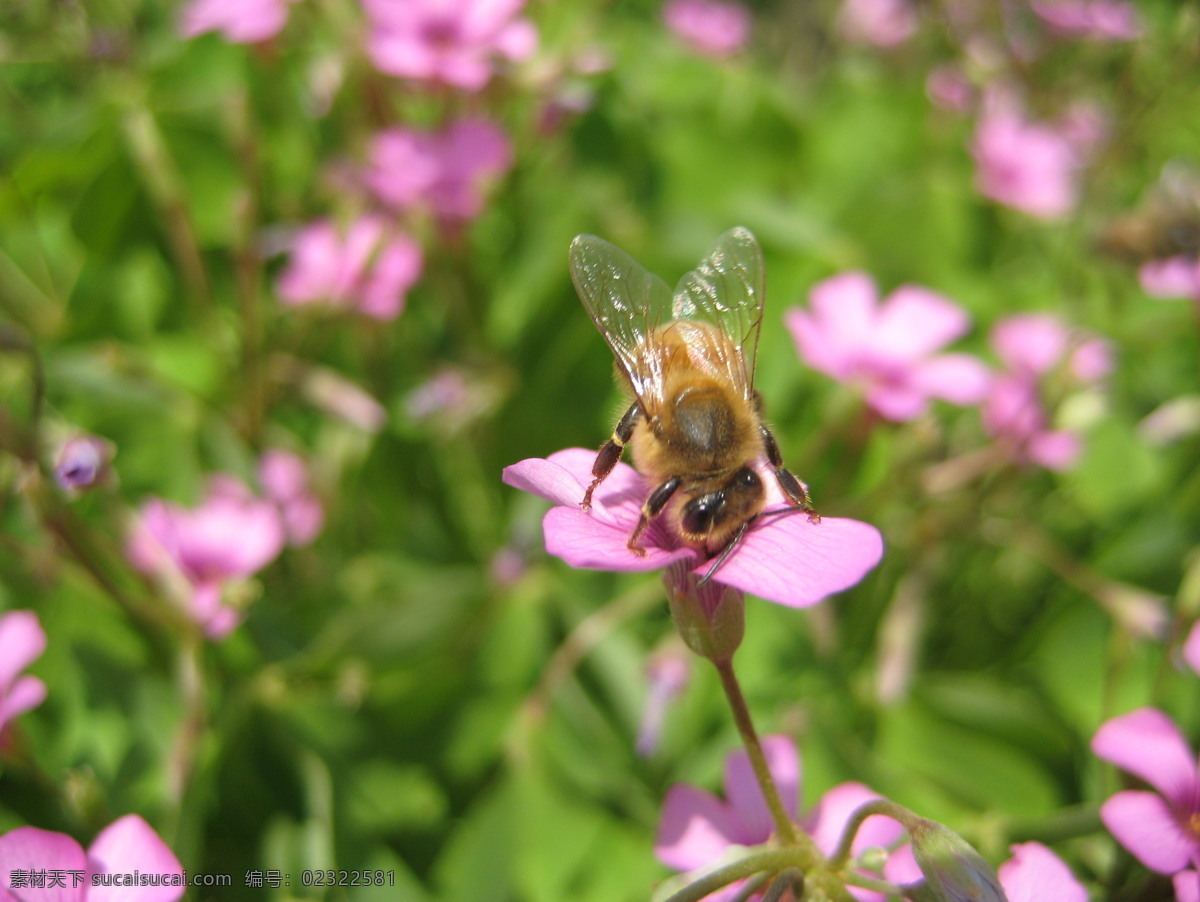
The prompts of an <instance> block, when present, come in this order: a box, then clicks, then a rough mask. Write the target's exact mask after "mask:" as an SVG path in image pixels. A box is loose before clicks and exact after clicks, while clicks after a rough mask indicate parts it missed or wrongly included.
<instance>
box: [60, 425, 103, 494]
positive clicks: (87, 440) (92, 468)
mask: <svg viewBox="0 0 1200 902" xmlns="http://www.w3.org/2000/svg"><path fill="white" fill-rule="evenodd" d="M112 457H113V445H112V443H111V442H106V441H105V440H104V439H102V438H99V437H98V436H95V435H75V436H72V437H71V438H69V439H67V440H66V441H65V442H63V444H62V447H61V448H59V449H58V459H57V460H55V462H54V479H55V481H56V482H57V483H58V484H59V486H61V487H62V488H63V489H64V490H65V491H67V492H79V491H82V490H84V489H90V488H93V487H95V486H97V485H99V484H100V483H102V482H103V481H104V480H105V479H106V478H107V477H108V465H109V462H110V461H111V460H112Z"/></svg>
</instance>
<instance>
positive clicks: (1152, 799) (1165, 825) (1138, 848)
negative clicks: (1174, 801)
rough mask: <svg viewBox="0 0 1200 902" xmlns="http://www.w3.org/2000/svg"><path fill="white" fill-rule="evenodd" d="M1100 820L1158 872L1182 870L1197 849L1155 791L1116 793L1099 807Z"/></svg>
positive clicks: (1197, 845) (1143, 861) (1194, 840)
mask: <svg viewBox="0 0 1200 902" xmlns="http://www.w3.org/2000/svg"><path fill="white" fill-rule="evenodd" d="M1093 742H1094V740H1093ZM1101 757H1103V756H1101ZM1100 820H1102V821H1104V826H1106V827H1107V828H1108V831H1109V832H1110V833H1111V834H1112V835H1113V836H1115V837H1116V838H1117V841H1118V842H1119V843H1120V844H1121V845H1123V846H1124V847H1125V848H1126V849H1128V850H1129V851H1130V852H1132V853H1133V855H1134V857H1135V858H1137V859H1138V860H1139V861H1140V862H1141V863H1142V864H1144V865H1145V866H1146V867H1148V868H1150V869H1151V870H1152V871H1158V872H1159V873H1160V874H1174V873H1175V872H1176V871H1179V870H1182V869H1183V868H1185V867H1187V866H1188V865H1189V864H1191V862H1192V859H1193V857H1195V856H1196V855H1197V853H1198V852H1200V844H1198V843H1197V841H1196V839H1195V838H1194V837H1192V836H1190V835H1188V834H1187V833H1185V832H1184V830H1183V828H1182V827H1181V826H1180V825H1179V822H1178V821H1177V820H1176V819H1175V817H1174V815H1173V814H1172V812H1171V810H1170V808H1168V807H1167V803H1166V801H1165V800H1164V799H1163V797H1162V796H1160V795H1158V794H1157V793H1153V792H1142V791H1137V790H1128V791H1126V792H1118V793H1117V794H1116V795H1115V796H1113V797H1112V798H1111V799H1109V800H1108V801H1107V802H1105V803H1104V804H1103V805H1101V806H1100Z"/></svg>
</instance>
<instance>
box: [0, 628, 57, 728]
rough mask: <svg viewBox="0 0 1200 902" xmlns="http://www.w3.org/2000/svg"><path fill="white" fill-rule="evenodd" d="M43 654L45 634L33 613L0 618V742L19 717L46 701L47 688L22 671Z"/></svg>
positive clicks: (35, 678)
mask: <svg viewBox="0 0 1200 902" xmlns="http://www.w3.org/2000/svg"><path fill="white" fill-rule="evenodd" d="M45 650H46V632H45V630H43V629H42V625H41V624H40V623H38V619H37V615H36V614H34V613H33V612H32V611H10V612H8V613H7V614H4V615H0V738H2V737H3V735H4V732H5V730H6V729H7V727H8V725H9V724H10V723H12V721H13V720H15V719H16V718H17V716H18V715H21V714H24V713H25V712H26V711H28V710H30V709H31V708H36V707H37V706H38V705H40V704H41V703H42V699H44V698H45V697H46V684H45V683H43V682H42V681H41V680H39V679H38V678H37V677H35V676H29V675H28V674H25V675H22V674H21V671H22V670H24V669H25V668H26V667H28V666H29V665H30V664H32V663H33V662H34V661H35V660H36V659H37V658H39V657H40V656H41V654H42V652H43V651H45Z"/></svg>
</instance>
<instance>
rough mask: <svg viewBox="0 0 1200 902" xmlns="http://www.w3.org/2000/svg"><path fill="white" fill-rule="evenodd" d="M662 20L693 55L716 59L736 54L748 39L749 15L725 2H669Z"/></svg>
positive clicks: (722, 0) (745, 11)
mask: <svg viewBox="0 0 1200 902" xmlns="http://www.w3.org/2000/svg"><path fill="white" fill-rule="evenodd" d="M663 19H664V20H665V21H666V23H667V27H668V28H670V29H671V31H673V32H675V34H676V35H677V36H678V37H679V38H680V39H681V40H682V41H683V42H684V43H685V44H686V45H687V46H688V47H689V48H690V49H691V50H692V51H693V52H695V53H699V54H702V55H706V56H711V57H714V58H717V59H720V58H723V57H727V56H731V55H732V54H734V53H737V52H738V51H739V50H741V49H742V47H743V46H744V45H745V43H746V39H747V38H748V37H749V35H750V11H749V10H748V9H746V7H744V6H742V5H741V4H739V3H730V2H724V0H669V2H668V3H667V4H666V6H664V7H663Z"/></svg>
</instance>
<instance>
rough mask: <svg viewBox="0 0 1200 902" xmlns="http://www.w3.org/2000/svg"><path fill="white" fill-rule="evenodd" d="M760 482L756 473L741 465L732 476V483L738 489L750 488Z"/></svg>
mask: <svg viewBox="0 0 1200 902" xmlns="http://www.w3.org/2000/svg"><path fill="white" fill-rule="evenodd" d="M761 483H762V480H761V479H759V478H758V474H757V473H755V472H754V471H753V470H751V469H750V468H749V467H742V468H741V469H740V470H738V472H737V475H736V476H734V477H733V484H734V485H735V486H736V487H737V488H739V489H752V488H754V487H755V486H756V485H760V484H761Z"/></svg>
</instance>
